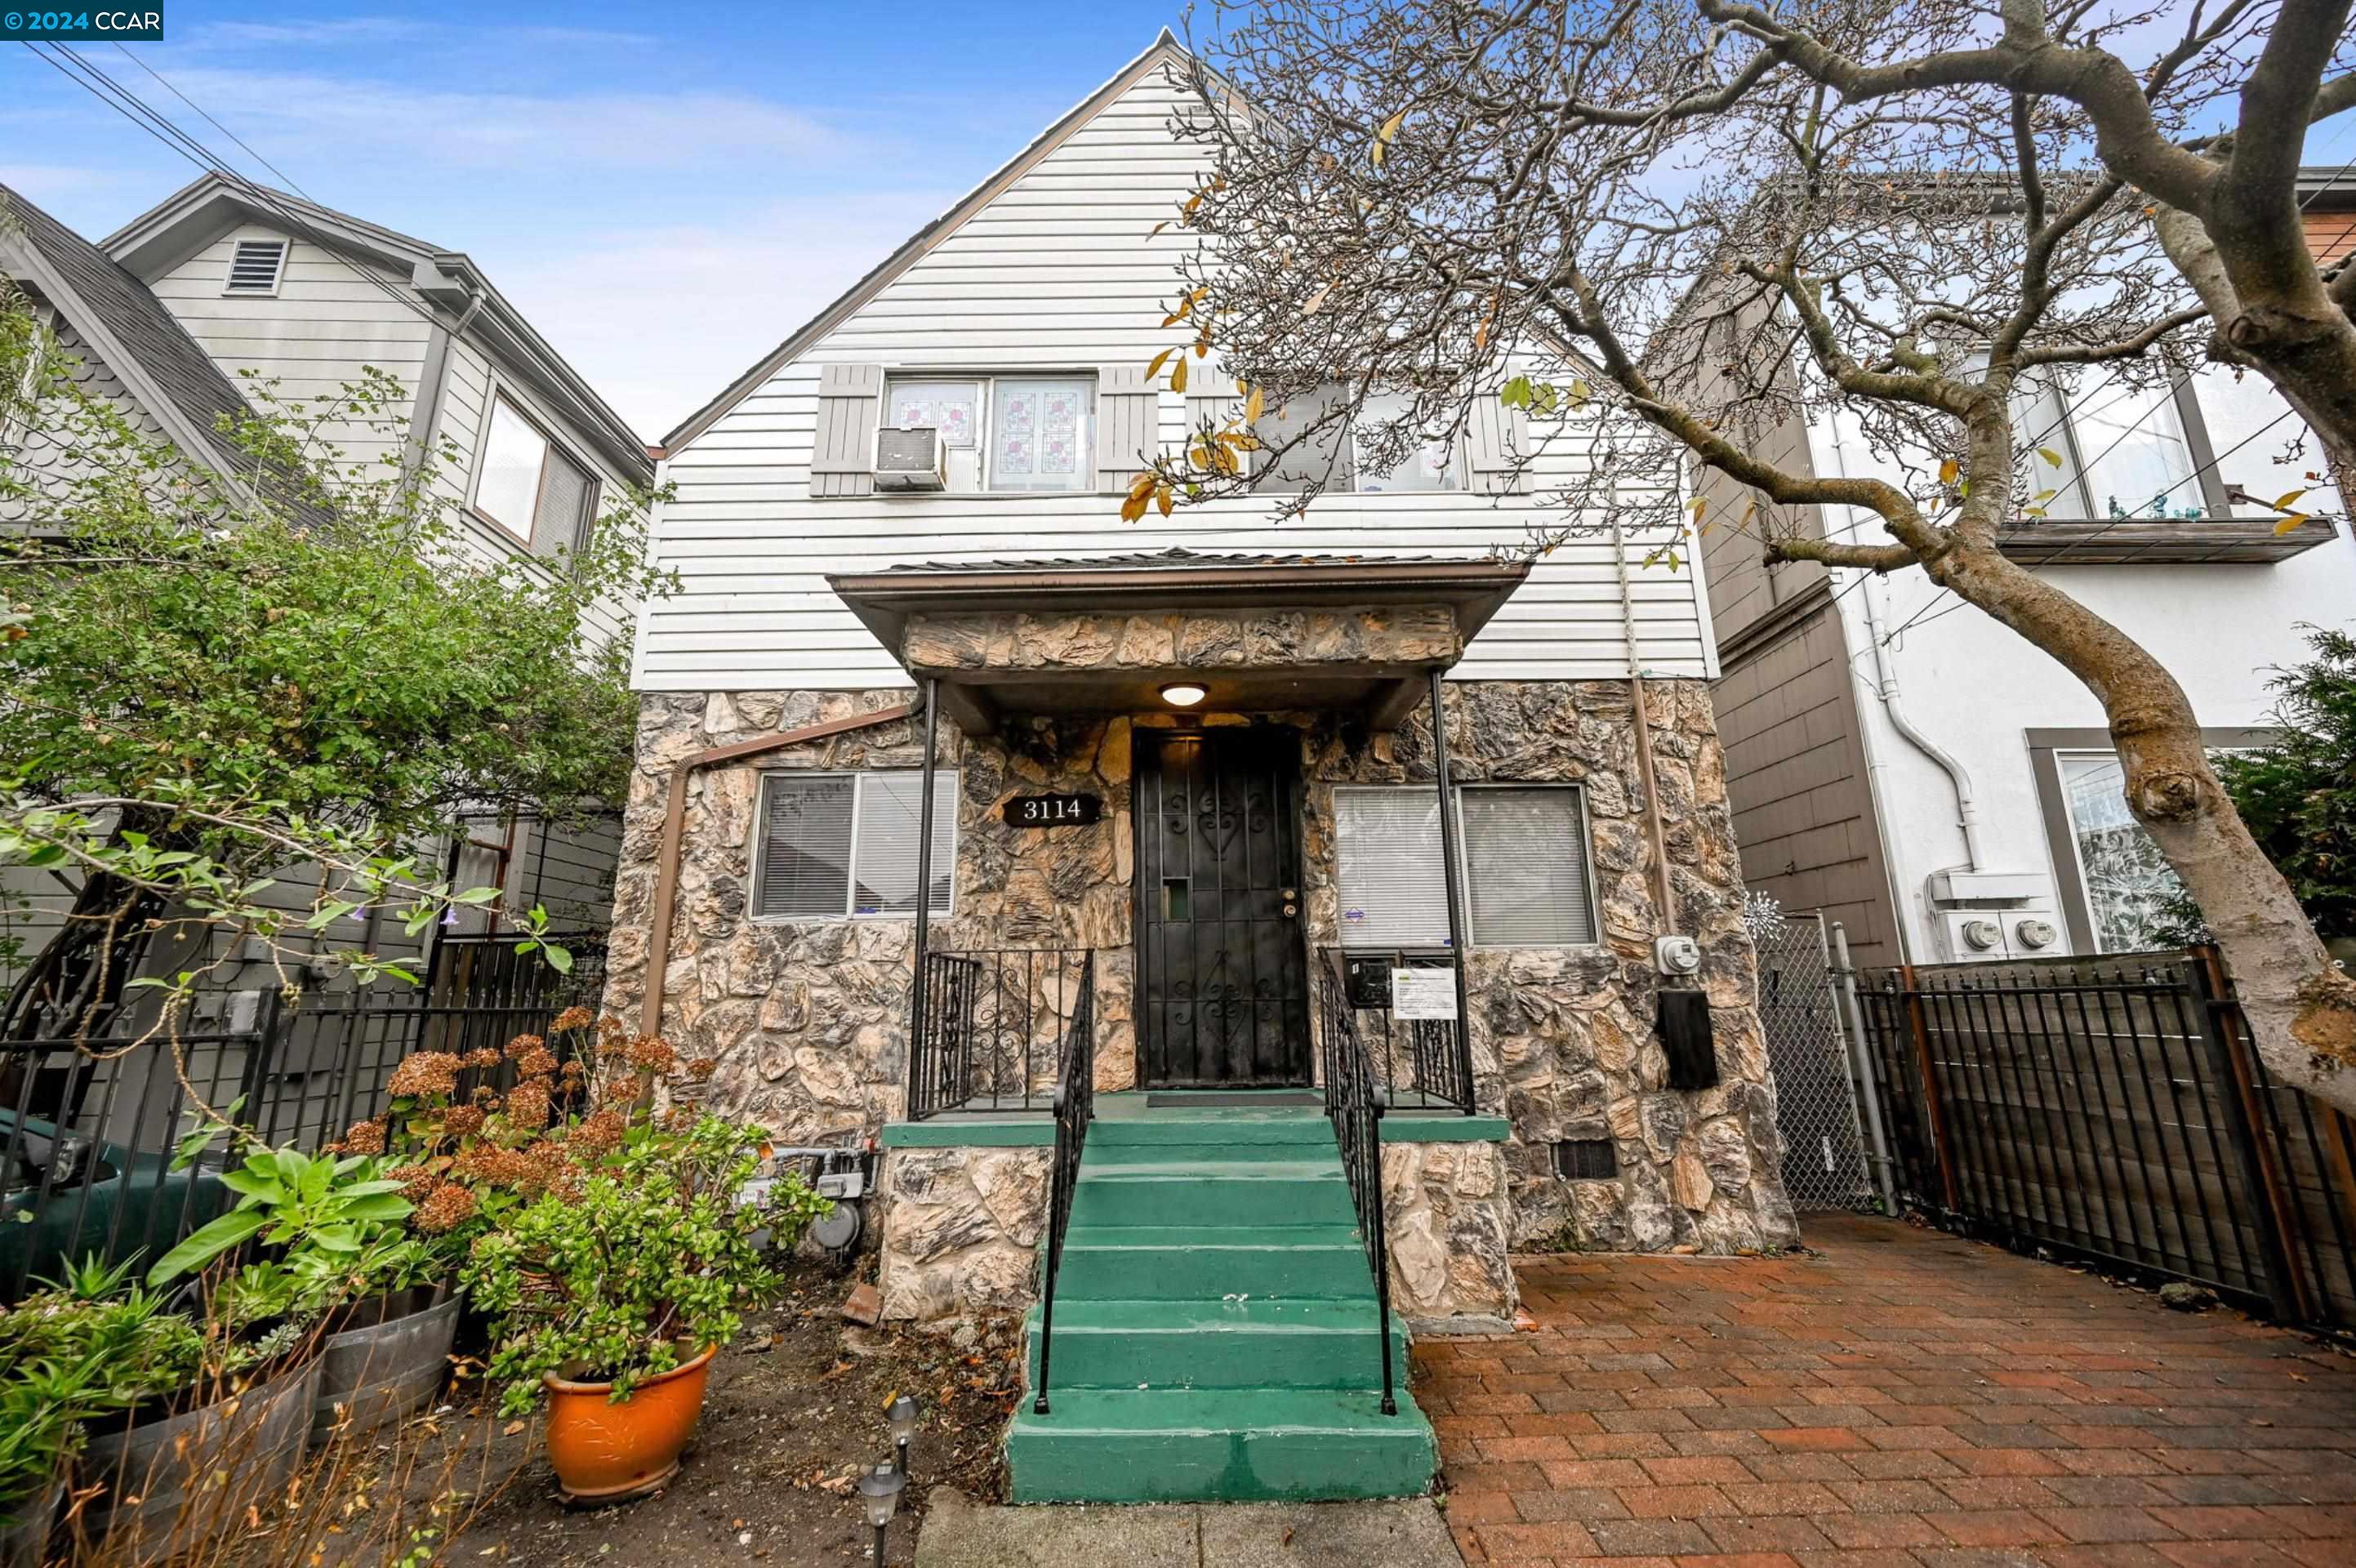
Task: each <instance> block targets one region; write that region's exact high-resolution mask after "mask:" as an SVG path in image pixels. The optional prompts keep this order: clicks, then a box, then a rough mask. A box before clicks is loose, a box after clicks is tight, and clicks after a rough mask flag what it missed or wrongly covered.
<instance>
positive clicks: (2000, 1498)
mask: <svg viewBox="0 0 2356 1568" xmlns="http://www.w3.org/2000/svg"><path fill="white" fill-rule="evenodd" d="M1803 1230H1804V1234H1805V1236H1806V1240H1807V1243H1808V1245H1809V1247H1810V1248H1811V1249H1813V1250H1814V1251H1813V1252H1812V1253H1811V1254H1810V1255H1807V1256H1803V1257H1792V1258H1779V1259H1764V1258H1758V1259H1711V1258H1686V1257H1662V1258H1634V1257H1628V1256H1624V1255H1619V1256H1614V1255H1609V1254H1601V1253H1587V1254H1574V1255H1569V1256H1565V1257H1562V1258H1558V1259H1547V1260H1545V1261H1543V1262H1528V1263H1526V1264H1525V1265H1524V1266H1523V1267H1522V1268H1521V1269H1519V1270H1518V1271H1517V1272H1518V1273H1519V1275H1520V1279H1521V1284H1522V1300H1523V1303H1524V1305H1526V1306H1527V1307H1528V1308H1529V1310H1530V1312H1531V1313H1532V1314H1533V1315H1534V1316H1536V1317H1537V1320H1538V1323H1539V1329H1538V1332H1537V1333H1535V1334H1520V1335H1515V1336H1514V1337H1510V1338H1505V1337H1499V1338H1489V1339H1460V1340H1430V1341H1426V1342H1424V1343H1420V1344H1419V1345H1417V1346H1416V1348H1415V1364H1416V1367H1417V1369H1418V1371H1419V1374H1420V1376H1419V1379H1418V1380H1417V1381H1416V1384H1415V1392H1416V1398H1417V1399H1418V1401H1419V1402H1421V1403H1422V1405H1423V1407H1424V1409H1425V1410H1426V1411H1428V1412H1430V1415H1431V1418H1432V1424H1433V1425H1434V1426H1435V1427H1436V1428H1437V1429H1438V1430H1439V1434H1440V1454H1441V1460H1442V1465H1443V1471H1444V1477H1445V1481H1446V1484H1447V1486H1448V1487H1449V1489H1450V1494H1451V1495H1450V1497H1449V1498H1448V1508H1447V1517H1448V1522H1449V1525H1450V1526H1451V1529H1452V1530H1454V1531H1455V1533H1456V1537H1457V1541H1458V1544H1459V1545H1460V1546H1462V1548H1463V1551H1464V1555H1465V1557H1466V1558H1467V1560H1469V1561H1470V1562H1472V1563H1511V1564H1514V1565H1515V1568H1538V1565H1542V1564H1549V1563H1552V1564H1563V1563H1587V1562H1590V1561H1592V1560H1600V1561H1605V1562H1616V1563H1620V1564H1621V1568H1630V1565H1631V1564H1633V1563H1639V1562H1641V1563H1644V1564H1645V1565H1646V1568H1665V1565H1668V1564H1672V1563H1674V1564H1676V1565H1677V1568H1704V1565H1716V1568H1734V1565H1736V1564H1740V1565H1742V1568H1916V1565H1930V1568H1997V1565H2003V1568H2011V1565H2039V1564H2051V1565H2055V1568H2061V1565H2066V1564H2094V1563H2100V1564H2106V1565H2111V1568H2171V1565H2181V1568H2291V1565H2301V1564H2303V1565H2305V1568H2350V1565H2351V1564H2356V1362H2352V1361H2351V1360H2350V1359H2348V1358H2346V1357H2342V1356H2339V1355H2335V1354H2333V1353H2331V1352H2329V1351H2328V1350H2325V1349H2322V1348H2319V1347H2317V1346H2315V1345H2313V1344H2311V1343H2309V1342H2308V1341H2307V1340H2305V1339H2302V1338H2301V1337H2298V1336H2297V1335H2294V1334H2288V1333H2285V1332H2281V1331H2279V1330H2276V1329H2269V1328H2265V1327H2261V1326H2257V1325H2255V1324H2253V1323H2251V1322H2250V1321H2249V1320H2247V1319H2246V1318H2244V1317H2242V1316H2240V1315H2238V1314H2236V1313H2233V1312H2230V1311H2225V1310H2217V1311H2211V1312H2208V1313H2204V1314H2200V1315H2186V1314H2180V1313H2175V1312H2170V1311H2169V1310H2168V1309H2167V1308H2165V1307H2163V1306H2161V1305H2159V1303H2158V1300H2156V1299H2155V1298H2154V1297H2153V1296H2152V1295H2150V1294H2145V1293H2142V1292H2137V1291H2130V1290H2125V1289H2120V1288H2118V1287H2115V1286H2113V1285H2111V1284H2110V1283H2106V1282H2105V1281H2104V1280H2102V1279H2100V1278H2098V1277H2096V1276H2094V1275H2091V1274H2083V1273H2075V1272H2073V1271H2072V1270H2069V1269H2065V1268H2060V1267H2056V1266H2055V1265H2053V1264H2050V1263H2040V1262H2031V1261H2029V1260H2028V1259H2024V1258H2019V1257H2015V1256H2013V1255H2012V1254H2010V1253H2008V1252H2005V1251H2000V1250H1998V1249H1997V1248H1994V1247H1987V1246H1982V1245H1979V1244H1977V1243H1974V1242H1969V1241H1964V1240H1957V1239H1955V1238H1953V1237H1950V1236H1946V1235H1943V1234H1941V1233H1939V1232H1936V1231H1926V1230H1913V1229H1912V1228H1909V1227H1907V1226H1904V1225H1901V1224H1899V1223H1897V1222H1895V1221H1891V1220H1885V1219H1856V1218H1847V1217H1841V1218H1833V1217H1826V1216H1811V1217H1808V1218H1807V1219H1805V1220H1804V1222H1803ZM1102 1560H1103V1561H1106V1562H1113V1561H1117V1559H1115V1558H1113V1557H1111V1556H1110V1555H1109V1554H1108V1555H1107V1556H1106V1557H1105V1558H1104V1559H1102ZM1014 1561H1020V1560H1019V1559H1017V1560H1014ZM1266 1561H1270V1562H1275V1561H1281V1560H1280V1559H1276V1558H1269V1559H1266ZM1367 1561H1368V1562H1370V1563H1371V1562H1379V1561H1383V1559H1380V1558H1374V1559H1369V1560H1367Z"/></svg>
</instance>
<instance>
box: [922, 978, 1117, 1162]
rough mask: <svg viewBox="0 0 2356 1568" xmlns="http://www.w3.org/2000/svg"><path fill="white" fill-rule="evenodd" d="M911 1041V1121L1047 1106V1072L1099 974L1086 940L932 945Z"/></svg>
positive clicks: (1051, 1086) (1049, 1090)
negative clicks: (964, 947)
mask: <svg viewBox="0 0 2356 1568" xmlns="http://www.w3.org/2000/svg"><path fill="white" fill-rule="evenodd" d="M924 962H925V971H924V980H925V983H924V984H923V986H922V987H920V988H918V989H917V990H916V992H915V993H914V994H915V995H916V996H919V997H921V998H922V1004H921V1005H922V1015H921V1016H919V1017H917V1018H916V1019H915V1020H914V1022H915V1027H914V1028H913V1029H912V1030H911V1031H910V1040H909V1047H908V1120H910V1121H911V1122H921V1121H923V1120H924V1119H925V1118H926V1117H927V1116H932V1115H937V1114H938V1113H939V1112H944V1111H964V1110H974V1111H993V1112H1003V1111H1045V1110H1047V1109H1048V1108H1049V1107H1048V1096H1049V1095H1050V1093H1052V1092H1053V1090H1054V1088H1055V1084H1054V1082H1053V1080H1052V1079H1046V1078H1045V1077H1044V1074H1045V1073H1046V1072H1048V1071H1051V1070H1054V1069H1055V1067H1056V1066H1057V1065H1058V1063H1059V1062H1060V1059H1061V1058H1060V1057H1059V1055H1058V1052H1059V1051H1060V1049H1061V1042H1062V1040H1063V1039H1064V1037H1065V1036H1066V1032H1067V1030H1068V1028H1069V1024H1068V1022H1067V1021H1068V1020H1070V1019H1071V1018H1072V1017H1073V1008H1074V1007H1075V1006H1076V1000H1075V998H1076V996H1078V995H1080V994H1084V993H1087V990H1088V988H1089V986H1090V984H1091V983H1092V982H1091V981H1090V980H1089V979H1087V978H1086V977H1087V976H1089V975H1092V974H1093V973H1094V964H1095V958H1094V956H1093V954H1092V953H1091V952H1090V951H1089V950H1087V949H1086V948H982V949H977V950H971V951H965V952H956V951H946V950H934V951H927V952H926V954H925V960H924Z"/></svg>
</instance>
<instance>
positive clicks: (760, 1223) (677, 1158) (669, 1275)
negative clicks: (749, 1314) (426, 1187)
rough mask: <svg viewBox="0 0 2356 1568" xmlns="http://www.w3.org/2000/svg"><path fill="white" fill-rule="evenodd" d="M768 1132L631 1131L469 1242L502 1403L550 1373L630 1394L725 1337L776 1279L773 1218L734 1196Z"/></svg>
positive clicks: (709, 1127) (507, 1406)
mask: <svg viewBox="0 0 2356 1568" xmlns="http://www.w3.org/2000/svg"><path fill="white" fill-rule="evenodd" d="M765 1136H766V1134H764V1133H762V1131H761V1130H760V1129H759V1128H757V1127H744V1126H737V1125H734V1124H732V1123H730V1122H723V1121H721V1120H720V1119H719V1118H717V1117H712V1116H705V1117H701V1118H700V1119H699V1120H697V1121H695V1122H692V1123H691V1124H690V1125H688V1126H686V1127H684V1128H683V1129H680V1130H678V1131H666V1130H662V1129H658V1128H655V1127H651V1126H644V1125H641V1126H638V1127H635V1128H633V1129H631V1131H630V1133H629V1134H628V1136H627V1137H626V1139H625V1141H624V1142H623V1144H622V1145H621V1147H620V1149H619V1150H618V1152H617V1153H616V1154H615V1155H613V1156H612V1157H611V1158H610V1159H608V1160H606V1161H605V1162H604V1163H603V1164H602V1165H600V1166H599V1167H598V1168H597V1169H596V1170H595V1171H594V1173H593V1174H591V1175H590V1176H588V1177H587V1179H586V1180H584V1181H582V1182H580V1183H579V1184H578V1185H577V1187H576V1188H575V1189H574V1190H572V1191H565V1190H552V1191H551V1192H549V1193H547V1194H545V1195H543V1196H542V1197H540V1198H538V1199H536V1200H535V1201H533V1202H532V1203H530V1205H528V1206H526V1207H524V1208H520V1209H519V1210H518V1211H516V1212H515V1213H514V1214H513V1215H512V1216H511V1217H509V1219H507V1221H506V1222H505V1224H504V1225H503V1226H502V1227H501V1228H500V1229H498V1230H493V1231H491V1232H489V1233H487V1234H486V1235H484V1236H483V1237H481V1238H480V1239H479V1240H477V1241H476V1242H475V1245H474V1250H473V1252H472V1254H471V1255H470V1256H469V1258H468V1260H467V1262H466V1269H465V1272H464V1275H463V1277H464V1279H465V1281H466V1287H467V1289H468V1290H469V1291H470V1292H471V1293H472V1294H473V1299H474V1302H475V1304H476V1305H477V1306H478V1307H480V1308H481V1309H482V1310H484V1311H486V1312H487V1313H489V1314H490V1315H491V1316H492V1318H493V1328H492V1332H493V1337H494V1340H495V1342H496V1344H497V1347H498V1348H497V1349H496V1350H495V1351H494V1352H493V1354H492V1357H491V1364H490V1379H491V1380H492V1382H494V1383H496V1384H497V1385H498V1388H499V1402H500V1408H501V1409H502V1410H503V1411H505V1412H508V1413H509V1414H522V1413H523V1412H527V1411H529V1410H530V1409H531V1407H532V1405H533V1404H534V1402H536V1401H537V1400H538V1399H539V1397H540V1392H541V1375H542V1374H543V1373H547V1372H556V1373H558V1374H560V1375H564V1376H572V1377H575V1378H579V1379H583V1380H604V1381H610V1382H611V1383H612V1384H613V1385H614V1397H615V1398H616V1400H617V1401H618V1400H621V1399H625V1398H626V1397H627V1396H628V1394H629V1391H630V1390H631V1388H632V1387H634V1386H635V1385H636V1384H637V1382H638V1381H639V1380H642V1379H645V1378H648V1377H652V1376H654V1375H656V1374H658V1373H660V1372H665V1371H669V1370H670V1369H672V1368H674V1367H677V1366H678V1365H680V1362H682V1361H683V1360H686V1359H691V1358H692V1357H693V1356H695V1355H697V1354H698V1353H700V1352H701V1350H702V1348H704V1347H705V1346H707V1345H718V1344H724V1343H725V1342H726V1341H727V1340H728V1339H730V1338H731V1337H734V1334H735V1333H736V1331H737V1329H738V1328H740V1327H742V1326H743V1318H742V1316H740V1315H741V1313H742V1312H743V1311H744V1309H745V1308H746V1307H748V1306H750V1305H753V1304H754V1303H755V1301H757V1300H758V1299H759V1298H760V1297H761V1296H762V1295H763V1294H765V1293H766V1292H767V1291H769V1290H771V1289H773V1288H774V1287H775V1283H776V1282H775V1278H774V1276H772V1275H771V1273H769V1271H768V1269H767V1268H766V1266H764V1264H763V1262H762V1261H761V1252H760V1249H759V1248H758V1247H757V1246H756V1245H755V1233H756V1232H757V1231H758V1230H761V1229H762V1228H763V1227H764V1225H766V1224H767V1223H769V1220H768V1219H766V1217H765V1216H764V1215H763V1213H762V1212H761V1211H760V1210H759V1209H756V1208H750V1207H739V1206H738V1204H737V1202H736V1196H737V1194H738V1192H739V1191H740V1190H741V1189H742V1188H743V1187H744V1184H745V1183H746V1182H747V1181H749V1180H750V1179H751V1178H752V1176H753V1174H754V1172H755V1170H757V1169H758V1168H759V1165H760V1159H761V1155H760V1148H761V1144H762V1142H763V1139H764V1137H765ZM786 1180H787V1181H789V1182H790V1181H798V1178H795V1177H790V1176H789V1177H787V1178H786ZM781 1185H782V1184H781Z"/></svg>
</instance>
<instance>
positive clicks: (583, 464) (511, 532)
mask: <svg viewBox="0 0 2356 1568" xmlns="http://www.w3.org/2000/svg"><path fill="white" fill-rule="evenodd" d="M487 385H488V389H489V390H488V392H487V393H486V394H485V397H484V400H483V418H482V428H481V429H480V430H478V431H477V432H476V434H475V459H474V464H473V467H472V468H471V469H470V470H469V471H468V473H467V475H466V512H467V515H468V516H470V517H473V518H474V519H476V520H477V521H480V522H485V523H488V524H489V525H490V526H491V527H493V528H496V529H498V531H499V532H501V533H503V534H505V535H506V536H507V537H508V538H509V539H511V540H513V541H515V542H517V543H519V544H520V545H522V546H523V547H524V550H525V551H526V552H527V553H536V550H535V547H534V545H533V542H532V532H531V531H532V521H533V519H535V518H537V517H538V516H539V515H540V498H541V496H543V495H545V494H546V493H547V491H548V456H549V454H550V453H562V455H563V457H564V460H565V461H566V462H568V463H570V464H572V465H573V467H576V468H578V469H580V470H581V472H582V473H583V474H584V475H586V476H587V477H588V480H589V485H588V489H586V490H585V491H584V493H583V495H582V498H581V515H580V517H579V518H578V519H576V520H575V521H574V522H573V537H572V538H570V539H565V540H560V541H558V542H557V545H558V546H559V547H561V548H562V549H565V550H568V551H577V550H579V549H580V548H581V547H582V546H583V545H584V544H585V543H586V542H588V538H589V529H590V527H591V525H592V524H593V523H594V522H595V521H596V518H597V506H598V503H599V502H600V501H601V500H603V499H605V475H604V474H602V473H600V472H599V471H598V469H597V467H596V465H595V464H594V463H591V462H589V461H588V460H587V459H585V458H584V457H583V456H581V454H580V453H579V451H577V450H576V449H575V448H574V447H573V444H572V443H571V442H568V441H564V440H561V439H559V438H558V436H557V435H555V433H554V432H553V431H552V430H551V428H550V427H549V422H548V421H547V420H545V419H542V418H541V416H540V415H539V414H537V413H534V412H533V411H532V407H531V405H530V403H526V402H525V401H524V400H523V399H522V398H520V397H518V396H517V395H516V394H515V393H514V392H511V391H509V388H508V385H507V382H506V381H504V380H502V379H501V378H499V377H498V376H497V375H494V376H491V377H490V378H489V379H488V381H487ZM500 403H506V404H507V406H508V407H509V408H510V409H512V410H514V411H515V416H516V417H517V418H518V419H519V420H521V421H523V423H524V424H527V425H529V426H530V428H531V431H532V433H533V434H534V435H538V436H539V437H540V439H541V445H542V446H543V447H544V448H545V450H543V451H542V452H541V458H540V478H539V480H538V482H536V483H535V484H534V485H533V486H532V489H531V515H530V516H529V517H526V518H525V519H524V520H523V529H522V531H521V532H518V531H517V529H516V527H515V525H514V524H512V523H510V522H508V521H506V520H505V519H502V518H498V517H494V516H493V515H492V514H491V513H489V512H487V511H485V510H483V509H482V507H481V505H480V504H479V503H480V501H481V499H482V491H483V464H484V461H485V460H486V459H487V458H488V457H489V456H490V452H491V422H492V418H493V416H494V413H496V411H497V410H498V406H499V404H500Z"/></svg>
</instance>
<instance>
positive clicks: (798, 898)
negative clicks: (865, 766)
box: [753, 769, 958, 920]
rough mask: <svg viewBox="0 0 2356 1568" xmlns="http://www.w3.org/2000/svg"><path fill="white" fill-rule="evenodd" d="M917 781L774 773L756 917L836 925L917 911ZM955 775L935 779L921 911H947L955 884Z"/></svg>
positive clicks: (766, 799) (758, 867)
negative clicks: (927, 886)
mask: <svg viewBox="0 0 2356 1568" xmlns="http://www.w3.org/2000/svg"><path fill="white" fill-rule="evenodd" d="M923 801H924V775H923V774H922V773H921V772H918V771H916V770H913V769H912V770H908V771H905V772H891V773H809V774H805V773H772V774H769V775H767V776H766V778H764V779H763V780H762V783H761V825H760V839H759V843H758V844H757V845H756V846H755V866H754V872H753V913H754V914H755V916H756V917H761V918H772V919H803V920H824V919H843V918H849V917H851V916H857V915H885V916H889V915H914V914H915V913H916V845H917V839H918V830H919V824H920V821H921V819H920V817H919V814H918V813H919V811H921V809H922V806H923ZM957 801H958V776H957V773H956V772H955V771H954V770H953V769H944V770H942V771H940V772H938V773H937V774H935V776H934V781H933V864H932V887H931V897H930V898H929V899H928V901H927V902H928V904H929V907H930V909H931V912H932V913H933V914H935V915H947V914H948V912H949V888H950V886H951V885H952V884H953V883H954V882H955V880H956V865H957Z"/></svg>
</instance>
